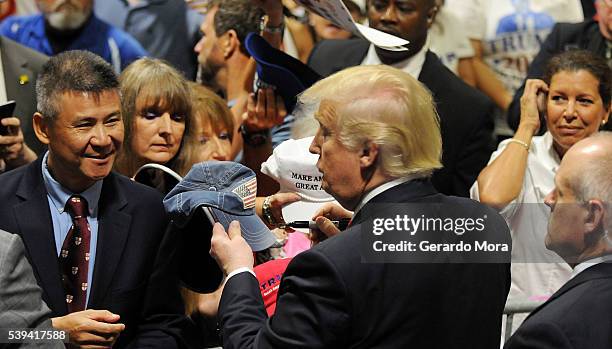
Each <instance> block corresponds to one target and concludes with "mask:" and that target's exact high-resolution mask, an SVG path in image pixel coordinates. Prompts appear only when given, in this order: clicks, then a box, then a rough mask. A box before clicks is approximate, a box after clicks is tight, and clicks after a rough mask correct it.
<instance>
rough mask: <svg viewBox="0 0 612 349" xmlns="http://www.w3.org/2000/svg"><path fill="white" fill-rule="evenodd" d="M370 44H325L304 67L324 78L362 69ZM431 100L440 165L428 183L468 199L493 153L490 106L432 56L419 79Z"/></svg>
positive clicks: (444, 192)
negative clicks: (435, 114) (438, 135)
mask: <svg viewBox="0 0 612 349" xmlns="http://www.w3.org/2000/svg"><path fill="white" fill-rule="evenodd" d="M369 47H370V43H369V42H367V41H365V40H363V39H348V40H324V41H322V42H320V43H319V44H317V46H315V48H314V49H313V50H312V53H311V54H310V58H309V60H308V65H309V66H310V67H311V68H313V69H314V70H315V71H316V72H318V73H319V74H321V75H322V76H328V75H331V74H333V73H335V72H337V71H340V70H342V69H344V68H348V67H352V66H356V65H359V64H361V62H362V61H363V59H364V57H365V56H366V54H367V52H368V48H369ZM419 81H420V82H421V83H423V84H424V85H425V86H426V87H427V88H428V89H429V90H430V91H431V93H432V94H433V97H434V100H435V102H436V108H437V110H438V114H439V115H440V131H441V133H442V164H443V165H444V168H442V169H440V170H438V171H436V173H435V174H434V176H433V177H432V182H433V184H434V186H435V187H436V189H437V190H438V191H439V192H441V193H443V194H446V195H457V196H464V197H469V196H470V194H469V192H470V187H471V186H472V184H474V182H475V181H476V178H477V177H478V174H479V173H480V171H481V170H482V169H483V168H484V167H485V166H486V165H487V162H488V161H489V157H490V156H491V152H492V151H493V143H492V142H493V128H494V122H493V112H494V109H495V106H494V104H493V102H491V100H490V99H489V98H488V97H486V96H485V95H483V94H482V93H480V92H479V91H478V90H476V89H474V88H472V87H470V86H468V85H467V84H465V83H464V82H463V81H462V80H461V79H459V78H458V77H457V76H455V74H453V73H452V72H451V71H450V70H448V68H446V67H445V66H444V64H442V62H441V61H440V59H439V58H438V57H437V56H436V55H435V54H434V53H432V52H431V51H428V52H427V56H426V58H425V63H424V64H423V69H422V70H421V74H420V75H419Z"/></svg>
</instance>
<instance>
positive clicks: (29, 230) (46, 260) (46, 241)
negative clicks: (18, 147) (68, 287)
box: [13, 158, 68, 314]
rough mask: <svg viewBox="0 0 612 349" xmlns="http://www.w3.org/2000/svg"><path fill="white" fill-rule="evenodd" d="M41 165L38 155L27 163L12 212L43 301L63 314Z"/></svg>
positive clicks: (55, 252) (53, 241)
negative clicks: (38, 282) (18, 201)
mask: <svg viewBox="0 0 612 349" xmlns="http://www.w3.org/2000/svg"><path fill="white" fill-rule="evenodd" d="M41 166H42V158H41V159H39V160H38V161H36V162H34V163H32V164H30V165H29V168H28V170H27V172H26V173H25V176H24V177H23V179H22V180H21V182H20V184H19V188H18V189H17V192H16V193H17V196H19V197H20V198H21V199H22V200H23V201H22V202H21V203H19V204H17V205H15V206H14V207H13V213H14V215H15V219H16V220H17V224H18V225H19V231H20V232H21V237H22V238H23V242H24V245H25V246H26V249H27V251H28V254H29V256H30V263H31V264H32V267H33V269H34V272H35V273H36V275H37V277H38V280H39V281H40V283H41V285H40V286H41V287H42V289H43V292H44V294H45V301H46V302H47V303H48V305H49V307H50V308H51V309H52V310H53V312H54V313H55V314H66V313H67V311H68V309H67V308H66V302H65V300H64V298H65V296H64V289H63V287H62V283H61V279H60V270H59V265H58V261H57V251H56V248H55V236H54V234H53V221H52V220H51V212H50V211H49V203H48V201H47V191H46V189H45V185H44V182H43V178H42V172H41ZM31 213H35V214H36V217H32V216H31V215H30V214H31Z"/></svg>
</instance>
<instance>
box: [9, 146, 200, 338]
mask: <svg viewBox="0 0 612 349" xmlns="http://www.w3.org/2000/svg"><path fill="white" fill-rule="evenodd" d="M41 164H42V157H41V158H39V159H38V160H37V161H35V162H33V163H31V164H29V165H27V166H23V167H20V168H18V169H15V170H13V171H9V172H7V173H5V174H3V175H1V176H0V202H2V205H0V229H3V230H6V231H8V232H11V233H15V234H19V235H20V236H21V238H22V239H23V242H24V245H25V247H26V255H27V257H28V260H29V261H30V264H31V265H32V268H33V270H34V275H35V276H36V280H37V281H38V284H39V285H40V287H41V288H42V289H43V299H44V301H45V302H46V303H47V304H48V305H49V308H51V310H52V316H53V317H56V316H62V315H66V314H67V307H66V303H65V295H64V290H63V288H62V284H61V280H60V270H59V265H58V256H57V251H56V247H55V238H54V235H53V224H52V220H51V213H50V209H49V204H48V201H47V191H46V188H45V185H44V182H43V177H42V171H41ZM98 219H99V226H98V245H97V252H96V253H97V254H96V262H95V266H94V275H93V281H92V285H91V287H92V289H91V293H90V297H89V303H88V305H87V308H88V309H106V310H109V311H111V312H113V313H115V314H119V315H120V316H121V319H120V322H121V323H124V324H125V326H126V328H125V330H124V331H123V332H122V333H121V335H120V336H119V339H118V340H117V342H116V344H115V346H114V348H123V347H126V346H130V345H131V346H132V347H153V348H176V347H179V344H185V343H182V342H183V339H182V338H183V337H185V336H187V334H188V333H190V332H189V331H190V330H191V327H190V326H191V323H190V321H189V320H188V319H187V318H186V317H185V316H184V315H183V314H184V309H183V303H182V301H181V298H180V294H179V290H178V280H177V279H176V275H177V273H176V262H175V261H176V258H175V256H176V246H177V243H178V241H176V239H177V236H176V234H168V233H167V229H166V227H167V226H168V219H167V216H166V213H165V211H164V208H163V206H162V198H161V196H160V194H159V193H157V192H156V191H155V190H153V189H151V188H147V187H145V186H143V185H140V184H137V183H134V182H133V181H131V180H130V179H128V178H127V177H124V176H121V175H118V174H115V173H111V174H110V175H109V176H107V177H106V178H105V179H104V184H103V186H102V194H101V196H100V202H99V216H98ZM180 346H183V345H180Z"/></svg>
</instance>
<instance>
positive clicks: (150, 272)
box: [0, 51, 188, 348]
mask: <svg viewBox="0 0 612 349" xmlns="http://www.w3.org/2000/svg"><path fill="white" fill-rule="evenodd" d="M118 87H119V82H118V80H117V77H116V75H115V73H114V72H113V68H112V67H111V66H110V65H109V64H108V63H106V62H105V61H104V60H103V59H102V58H100V57H99V56H96V55H95V54H93V53H90V52H86V51H67V52H64V53H61V54H59V55H57V56H55V57H53V58H51V59H50V60H49V61H48V62H47V63H46V64H45V65H44V67H43V70H42V72H41V74H40V76H39V79H38V81H37V100H38V109H39V111H38V112H37V113H35V114H34V129H35V131H36V135H37V136H38V138H39V139H40V141H41V142H42V143H44V144H46V145H48V147H49V151H48V152H47V153H46V154H45V155H44V157H41V158H39V159H38V160H37V161H35V162H33V163H31V164H29V165H27V166H23V167H21V168H19V169H16V170H14V171H10V172H8V173H5V174H4V175H2V176H0V201H1V202H2V206H1V207H0V228H2V229H4V230H6V231H9V232H12V233H16V234H19V235H20V236H21V237H22V239H23V241H24V244H25V247H26V251H27V257H28V259H29V261H30V263H31V264H32V266H33V269H34V274H35V276H36V280H37V281H38V284H39V285H40V287H41V288H42V289H43V299H44V300H45V302H46V303H47V304H48V305H49V307H50V308H51V310H52V316H53V319H52V323H53V327H55V328H58V329H62V330H66V331H68V332H69V334H70V340H71V342H72V343H74V344H77V345H87V344H89V345H92V344H95V345H101V346H111V345H113V344H114V348H123V347H126V346H128V345H133V346H135V347H141V346H142V347H156V348H177V347H179V344H180V343H182V341H183V333H182V331H183V330H184V329H188V320H187V319H186V318H185V317H184V315H182V314H183V306H182V302H181V300H180V295H179V293H178V287H177V280H176V279H175V275H176V273H175V270H174V260H175V259H174V254H175V248H174V246H175V243H174V241H173V240H174V236H172V235H168V234H167V233H166V226H167V223H168V222H167V218H166V214H165V212H164V208H163V206H162V202H161V196H160V195H159V194H158V193H157V192H156V191H154V190H153V189H150V188H147V187H144V186H141V185H139V184H136V183H134V182H132V181H131V180H130V179H128V178H126V177H123V176H120V175H117V174H114V173H112V172H111V170H112V166H113V163H114V159H115V156H116V154H117V152H118V150H119V148H120V146H121V144H122V142H123V135H124V129H123V122H122V119H121V114H120V98H119V88H118ZM94 309H96V310H94Z"/></svg>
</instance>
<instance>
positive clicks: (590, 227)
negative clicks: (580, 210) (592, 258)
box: [584, 199, 606, 234]
mask: <svg viewBox="0 0 612 349" xmlns="http://www.w3.org/2000/svg"><path fill="white" fill-rule="evenodd" d="M586 209H587V215H586V218H585V222H584V227H585V233H586V234H590V233H592V232H594V231H597V230H598V229H599V228H600V227H603V226H604V223H605V218H606V217H605V215H606V207H605V206H604V203H603V202H602V201H601V200H599V199H593V200H589V202H587V204H586Z"/></svg>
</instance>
